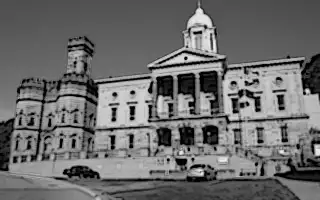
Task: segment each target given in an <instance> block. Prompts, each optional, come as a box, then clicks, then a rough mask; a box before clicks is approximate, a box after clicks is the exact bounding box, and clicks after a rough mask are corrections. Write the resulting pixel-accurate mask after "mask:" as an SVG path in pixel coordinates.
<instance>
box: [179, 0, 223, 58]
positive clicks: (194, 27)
mask: <svg viewBox="0 0 320 200" xmlns="http://www.w3.org/2000/svg"><path fill="white" fill-rule="evenodd" d="M183 35H184V46H185V47H187V48H193V49H198V50H202V51H207V52H212V53H218V47H217V32H216V27H215V26H214V24H213V23H212V20H211V19H210V17H209V16H208V15H206V14H205V13H204V11H203V9H202V8H201V5H200V1H199V2H198V8H197V10H196V12H195V14H194V15H193V16H192V17H191V18H190V19H189V20H188V23H187V30H185V31H183Z"/></svg>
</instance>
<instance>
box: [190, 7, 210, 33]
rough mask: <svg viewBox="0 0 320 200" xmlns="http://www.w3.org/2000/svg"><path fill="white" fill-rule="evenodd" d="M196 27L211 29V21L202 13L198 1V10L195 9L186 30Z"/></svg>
mask: <svg viewBox="0 0 320 200" xmlns="http://www.w3.org/2000/svg"><path fill="white" fill-rule="evenodd" d="M197 25H204V26H207V27H209V28H212V27H213V23H212V20H211V19H210V17H209V16H208V15H206V14H205V13H204V11H203V9H202V8H201V5H200V1H198V8H197V10H196V12H195V13H194V15H193V16H192V17H191V18H190V19H189V20H188V23H187V28H188V29H189V28H191V27H193V26H197Z"/></svg>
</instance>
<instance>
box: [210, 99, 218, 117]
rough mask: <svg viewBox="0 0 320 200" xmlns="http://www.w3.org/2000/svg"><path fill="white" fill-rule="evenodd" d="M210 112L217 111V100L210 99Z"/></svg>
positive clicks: (214, 112)
mask: <svg viewBox="0 0 320 200" xmlns="http://www.w3.org/2000/svg"><path fill="white" fill-rule="evenodd" d="M209 103H210V112H211V115H213V114H216V113H218V112H219V105H218V101H217V100H210V101H209Z"/></svg>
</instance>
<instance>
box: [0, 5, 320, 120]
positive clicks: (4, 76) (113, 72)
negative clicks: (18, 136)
mask: <svg viewBox="0 0 320 200" xmlns="http://www.w3.org/2000/svg"><path fill="white" fill-rule="evenodd" d="M201 4H202V8H203V9H204V11H205V13H206V14H208V15H209V16H210V17H211V19H212V20H213V23H214V24H215V25H216V27H217V32H218V48H219V53H220V54H223V55H226V56H227V59H228V62H229V63H241V62H250V61H259V60H269V59H278V58H284V57H286V56H287V55H290V56H292V57H295V56H304V57H306V60H307V61H308V60H309V59H310V57H311V56H312V55H314V54H317V53H319V52H320V45H319V39H320V26H319V25H317V24H318V19H320V12H319V9H318V8H319V7H320V1H319V0H308V1H301V0H259V1H257V0H241V1H238V0H202V3H201ZM196 8H197V0H161V1H160V0H134V1H132V0H117V1H111V0H94V1H88V0H68V1H49V0H28V1H23V0H20V1H17V0H3V1H1V2H0V26H1V28H0V30H1V31H0V44H1V47H0V48H1V54H0V59H1V64H0V121H1V120H6V119H8V118H11V117H13V116H14V112H15V101H16V96H17V94H16V91H17V90H16V89H17V87H18V85H19V84H20V81H21V80H22V79H23V78H28V77H43V78H47V79H51V80H54V79H58V78H60V77H61V76H62V74H63V73H64V72H65V71H66V64H67V49H66V47H67V41H68V38H70V37H76V36H82V35H85V36H87V37H88V38H89V39H90V40H91V41H93V42H94V43H95V45H96V54H95V55H94V58H93V62H92V64H93V78H94V79H98V78H105V77H109V76H122V75H130V74H139V73H148V72H149V71H148V69H147V64H148V63H151V62H152V61H154V60H156V59H158V58H160V57H162V56H164V55H166V54H169V53H171V52H173V51H174V50H177V49H179V48H181V47H182V46H183V37H182V31H183V30H185V29H186V24H187V21H188V19H189V18H190V17H191V16H192V15H193V14H194V12H195V10H196Z"/></svg>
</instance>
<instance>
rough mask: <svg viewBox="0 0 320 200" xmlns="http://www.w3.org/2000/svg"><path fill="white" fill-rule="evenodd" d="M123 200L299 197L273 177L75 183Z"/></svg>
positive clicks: (290, 199) (284, 199)
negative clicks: (257, 178) (247, 179)
mask: <svg viewBox="0 0 320 200" xmlns="http://www.w3.org/2000/svg"><path fill="white" fill-rule="evenodd" d="M78 184H81V185H86V186H88V187H90V188H92V189H96V190H99V191H106V192H109V193H110V194H112V195H113V196H117V197H124V198H125V199H126V200H133V199H138V200H160V199H164V200H179V199H183V200H189V199H190V200H191V199H195V200H200V199H201V200H205V199H208V200H209V199H210V200H299V199H298V198H297V197H295V196H294V195H293V193H292V192H291V191H289V190H288V189H287V188H285V187H283V186H282V185H281V184H280V183H279V182H278V181H276V180H253V181H240V180H239V181H225V182H218V181H217V182H215V181H213V182H192V183H189V182H166V181H163V182H162V181H154V182H100V183H99V182H95V183H89V182H87V183H85V182H83V183H78Z"/></svg>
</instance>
